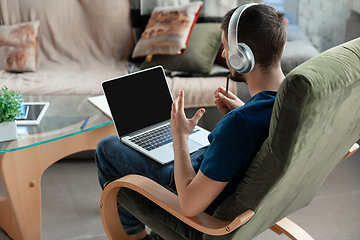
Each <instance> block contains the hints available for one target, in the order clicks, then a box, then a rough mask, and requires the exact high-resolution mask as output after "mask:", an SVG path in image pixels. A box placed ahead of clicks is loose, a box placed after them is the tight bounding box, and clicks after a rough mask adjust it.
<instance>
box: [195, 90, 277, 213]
mask: <svg viewBox="0 0 360 240" xmlns="http://www.w3.org/2000/svg"><path fill="white" fill-rule="evenodd" d="M275 96H276V92H273V91H264V92H260V93H258V94H256V95H255V96H253V97H252V98H251V99H250V100H249V101H247V102H246V103H245V105H243V106H241V107H239V108H237V109H234V110H233V111H230V112H229V113H228V114H226V115H225V116H224V117H223V119H222V120H221V121H220V122H219V123H218V124H217V125H216V127H215V128H214V130H213V131H212V132H211V133H210V135H209V142H210V146H209V147H208V149H207V151H206V154H205V156H204V159H203V161H202V163H201V165H200V170H201V172H202V173H203V174H204V175H205V176H207V177H208V178H210V179H212V180H215V181H220V182H229V183H228V184H227V186H226V187H225V189H224V190H223V191H222V192H221V194H220V195H219V196H218V198H217V199H216V200H215V201H214V203H213V204H215V205H214V208H216V207H215V206H218V205H219V204H221V203H222V202H223V201H224V200H225V199H226V198H227V197H229V196H230V195H231V194H232V193H234V192H235V189H236V186H237V184H238V183H239V181H240V180H241V179H242V178H243V176H244V174H245V172H246V170H247V169H248V167H249V165H250V163H251V161H252V160H253V159H254V157H255V155H256V153H257V152H258V151H259V150H260V147H261V145H262V144H263V142H264V141H265V140H266V138H267V137H268V134H269V127H270V119H271V114H272V110H273V105H274V101H275ZM210 207H211V205H210Z"/></svg>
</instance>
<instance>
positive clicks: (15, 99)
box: [0, 85, 24, 123]
mask: <svg viewBox="0 0 360 240" xmlns="http://www.w3.org/2000/svg"><path fill="white" fill-rule="evenodd" d="M1 91H2V94H0V123H2V122H13V121H15V118H16V117H17V116H19V114H20V105H21V103H23V102H24V100H23V99H21V95H20V94H19V93H18V94H15V93H14V91H8V88H7V87H6V86H5V85H4V86H3V87H2V88H1ZM20 115H22V114H20Z"/></svg>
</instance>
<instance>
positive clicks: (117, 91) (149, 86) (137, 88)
mask: <svg viewBox="0 0 360 240" xmlns="http://www.w3.org/2000/svg"><path fill="white" fill-rule="evenodd" d="M102 87H103V90H104V93H105V96H106V99H107V102H108V104H109V107H110V111H111V114H112V117H113V120H114V122H115V126H116V128H117V132H118V135H119V136H123V135H125V134H128V133H131V132H134V131H137V130H139V129H142V128H145V127H148V126H151V125H153V124H156V123H159V122H162V121H166V120H169V119H170V117H171V104H172V96H171V93H170V90H169V87H168V84H167V80H166V78H165V75H164V71H163V69H162V67H160V66H158V67H154V68H150V69H147V70H144V71H140V72H137V73H133V74H129V75H125V76H122V77H119V78H116V79H112V80H108V81H105V82H103V83H102Z"/></svg>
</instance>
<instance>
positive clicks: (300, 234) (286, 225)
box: [270, 217, 314, 240]
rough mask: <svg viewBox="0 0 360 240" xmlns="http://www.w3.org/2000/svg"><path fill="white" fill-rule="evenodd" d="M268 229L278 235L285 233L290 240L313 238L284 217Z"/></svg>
mask: <svg viewBox="0 0 360 240" xmlns="http://www.w3.org/2000/svg"><path fill="white" fill-rule="evenodd" d="M270 229H271V230H272V231H274V232H275V233H277V234H279V235H281V234H285V235H286V236H288V237H289V238H290V239H292V240H300V239H301V240H314V238H312V237H311V236H310V235H309V234H308V233H307V232H305V230H304V229H302V228H301V227H299V226H298V225H297V224H296V223H294V222H293V221H291V220H290V219H288V218H286V217H285V218H283V219H281V220H280V221H279V222H277V223H276V224H275V225H273V226H272V227H270Z"/></svg>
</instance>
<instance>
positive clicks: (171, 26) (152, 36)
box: [132, 1, 203, 58]
mask: <svg viewBox="0 0 360 240" xmlns="http://www.w3.org/2000/svg"><path fill="white" fill-rule="evenodd" d="M202 5H203V3H202V2H201V1H198V2H191V3H189V4H186V5H181V6H172V7H156V8H154V10H153V11H152V14H151V17H150V19H149V21H148V24H147V26H146V28H145V30H144V32H143V33H142V35H141V38H140V40H139V41H138V42H137V44H136V46H135V48H134V51H133V55H132V57H133V58H136V57H144V56H147V55H157V54H160V55H179V54H182V53H183V52H184V50H185V49H186V47H187V43H188V41H189V37H190V34H191V31H192V29H193V27H194V24H195V23H196V21H197V19H198V17H199V13H200V10H201V8H202Z"/></svg>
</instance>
